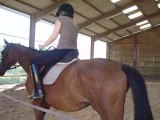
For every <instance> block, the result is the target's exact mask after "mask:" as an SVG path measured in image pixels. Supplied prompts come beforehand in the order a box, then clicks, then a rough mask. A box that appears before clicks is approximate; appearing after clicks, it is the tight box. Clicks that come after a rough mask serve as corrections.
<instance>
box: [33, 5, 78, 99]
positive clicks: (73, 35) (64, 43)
mask: <svg viewBox="0 0 160 120" xmlns="http://www.w3.org/2000/svg"><path fill="white" fill-rule="evenodd" d="M56 16H57V20H56V22H55V28H54V31H53V33H52V34H51V36H50V37H49V38H48V40H47V41H46V42H45V43H44V44H43V45H39V48H40V49H43V48H44V47H46V46H48V45H49V44H51V43H52V42H53V41H54V40H55V39H56V38H57V36H58V34H60V39H59V43H58V46H57V48H56V49H53V50H50V51H48V52H47V53H45V54H42V55H40V56H38V57H36V58H35V59H33V60H31V62H30V69H31V74H32V78H33V83H34V90H33V94H32V95H31V98H32V99H37V98H42V97H43V96H44V90H43V83H42V80H41V79H40V73H39V69H40V67H41V66H43V65H46V64H50V63H53V64H55V63H57V62H58V61H60V60H62V59H63V58H64V57H65V56H66V55H67V54H69V53H71V52H74V53H76V54H74V55H75V56H76V57H78V55H79V52H78V50H77V36H78V27H77V25H76V23H75V22H74V21H73V17H74V9H73V7H72V5H70V4H68V3H64V4H62V5H61V6H60V7H59V9H58V11H57V13H56Z"/></svg>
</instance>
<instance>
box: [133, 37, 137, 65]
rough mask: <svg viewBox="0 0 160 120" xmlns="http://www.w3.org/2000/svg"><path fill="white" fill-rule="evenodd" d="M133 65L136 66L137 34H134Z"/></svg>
mask: <svg viewBox="0 0 160 120" xmlns="http://www.w3.org/2000/svg"><path fill="white" fill-rule="evenodd" d="M133 55H134V56H133V66H134V68H137V35H135V36H134V54H133Z"/></svg>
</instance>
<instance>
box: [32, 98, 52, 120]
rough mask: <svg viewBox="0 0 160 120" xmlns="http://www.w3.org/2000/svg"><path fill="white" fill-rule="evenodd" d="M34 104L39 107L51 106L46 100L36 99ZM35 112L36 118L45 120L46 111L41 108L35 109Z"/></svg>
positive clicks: (46, 107) (47, 107)
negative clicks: (40, 109)
mask: <svg viewBox="0 0 160 120" xmlns="http://www.w3.org/2000/svg"><path fill="white" fill-rule="evenodd" d="M32 104H33V105H36V106H38V107H43V108H45V109H49V108H50V105H48V104H47V103H46V102H45V101H44V100H34V101H33V102H32ZM34 113H35V118H36V120H43V119H44V116H45V114H46V113H45V112H42V111H39V110H36V109H34Z"/></svg>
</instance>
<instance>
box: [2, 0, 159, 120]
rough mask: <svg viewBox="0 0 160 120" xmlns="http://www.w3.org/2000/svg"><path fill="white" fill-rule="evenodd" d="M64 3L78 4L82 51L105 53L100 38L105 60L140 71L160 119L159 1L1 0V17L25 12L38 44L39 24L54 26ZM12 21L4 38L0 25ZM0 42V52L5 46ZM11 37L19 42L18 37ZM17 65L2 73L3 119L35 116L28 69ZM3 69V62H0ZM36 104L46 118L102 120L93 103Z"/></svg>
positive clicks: (130, 107)
mask: <svg viewBox="0 0 160 120" xmlns="http://www.w3.org/2000/svg"><path fill="white" fill-rule="evenodd" d="M63 3H70V4H71V5H72V6H73V7H74V10H75V14H74V19H75V21H76V23H77V25H78V29H79V33H80V34H82V35H85V36H87V37H88V38H89V41H90V43H89V47H90V48H89V51H83V50H82V51H83V52H82V53H83V55H84V54H86V53H87V52H88V53H89V58H88V59H94V58H96V57H95V53H96V52H97V53H99V54H101V53H102V51H101V49H100V48H98V49H95V43H96V42H97V41H101V42H103V43H104V44H105V46H106V47H105V48H106V49H105V51H103V52H104V53H105V55H104V56H105V57H103V58H104V59H105V60H106V59H111V60H114V61H117V62H120V63H122V64H127V65H130V66H132V67H133V68H135V69H136V70H138V71H139V72H140V73H141V75H142V76H143V78H144V80H145V83H146V86H147V92H148V98H149V103H150V106H151V110H152V113H153V118H154V120H160V0H0V19H1V18H2V17H6V16H7V15H5V14H3V13H2V14H1V9H2V10H7V11H9V12H11V13H12V12H13V13H15V14H19V15H23V16H27V19H29V31H28V36H29V37H28V40H27V42H26V43H27V44H28V46H27V45H26V46H27V47H31V48H36V47H35V46H36V44H37V43H36V39H35V37H36V23H38V22H39V21H41V20H43V21H45V22H48V23H49V24H52V25H53V24H54V23H55V20H56V12H57V9H58V7H59V6H60V5H61V4H63ZM7 17H8V16H7ZM9 21H12V19H9V20H8V21H6V22H5V23H0V42H1V41H2V42H3V41H4V38H6V36H7V35H8V36H9V35H10V33H4V31H3V30H4V28H3V27H2V26H1V25H3V24H7V22H9ZM0 22H1V20H0ZM18 22H20V21H18ZM23 24H27V23H25V22H24V23H23ZM17 26H18V24H17ZM1 28H3V30H1ZM10 29H11V30H12V29H13V31H16V30H17V29H16V28H13V27H12V26H11V25H10V27H7V28H5V30H6V31H7V30H10ZM43 30H44V32H45V29H43ZM37 34H38V33H37ZM15 36H17V35H16V34H12V35H11V36H10V37H8V38H9V39H15ZM21 38H22V37H21ZM21 38H20V37H19V38H18V39H21ZM22 39H23V38H22ZM78 41H80V39H78ZM2 42H1V43H0V44H1V45H0V52H1V51H2V50H3V49H4V48H5V47H4V43H2ZM12 42H15V43H18V42H17V41H16V39H15V41H14V40H13V41H12ZM21 42H22V43H23V41H21ZM78 43H79V42H78ZM81 47H82V48H83V47H85V45H84V44H83V46H81ZM79 51H80V50H79ZM80 52H81V51H80ZM1 57H2V55H1ZM0 59H1V62H2V58H0ZM80 59H81V58H80ZM4 61H5V60H4ZM18 65H19V63H16V65H15V66H12V67H11V68H14V69H13V70H11V72H10V70H8V71H7V73H6V74H4V76H0V120H35V115H34V112H33V108H35V107H36V106H33V105H32V104H31V102H32V100H31V99H29V95H28V93H27V91H26V88H25V81H26V78H27V74H26V73H25V72H24V71H23V69H22V68H20V67H18ZM17 69H18V70H17ZM2 71H3V65H2V64H0V72H2ZM106 79H107V78H106ZM13 81H16V82H13ZM106 87H107V85H106ZM53 92H54V90H53ZM35 109H38V110H42V111H44V112H46V116H45V118H44V120H101V118H100V116H99V114H98V113H97V112H96V111H95V110H94V109H93V108H92V107H91V106H88V107H86V108H84V109H82V110H79V111H76V112H63V111H58V110H55V109H54V107H52V108H51V109H49V110H46V109H43V108H35ZM37 120H42V119H37ZM106 120H108V119H107V118H106ZM123 120H134V104H133V98H132V93H131V89H129V91H128V92H127V95H126V99H125V105H124V116H123ZM147 120H149V119H147Z"/></svg>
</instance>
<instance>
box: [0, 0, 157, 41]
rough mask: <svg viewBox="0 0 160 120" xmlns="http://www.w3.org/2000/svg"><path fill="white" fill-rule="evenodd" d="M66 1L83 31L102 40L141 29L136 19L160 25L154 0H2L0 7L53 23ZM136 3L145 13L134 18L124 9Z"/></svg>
mask: <svg viewBox="0 0 160 120" xmlns="http://www.w3.org/2000/svg"><path fill="white" fill-rule="evenodd" d="M64 2H68V3H70V4H72V5H73V7H74V8H75V21H76V22H77V24H78V26H79V31H80V33H83V34H86V35H89V36H91V37H95V38H96V39H101V40H103V41H112V40H115V39H120V38H122V37H123V36H127V35H132V34H133V33H135V32H137V31H140V28H139V27H137V26H136V22H140V21H143V20H146V19H147V20H149V22H150V23H151V25H152V26H156V25H157V24H160V8H158V6H157V4H158V2H157V1H155V0H121V1H119V2H117V3H112V2H111V1H110V0H1V1H0V6H6V7H10V8H12V9H15V10H18V11H20V12H23V13H25V14H29V15H36V19H37V20H41V19H43V20H47V21H49V22H51V23H54V22H55V20H56V16H55V13H56V11H57V9H58V6H59V5H60V4H62V3H64ZM133 5H137V7H138V8H139V10H138V11H141V12H142V13H143V16H141V17H138V18H136V19H132V20H131V19H129V18H128V15H126V14H124V13H123V12H122V10H124V9H126V8H128V7H130V6H133ZM132 13H133V12H132Z"/></svg>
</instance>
